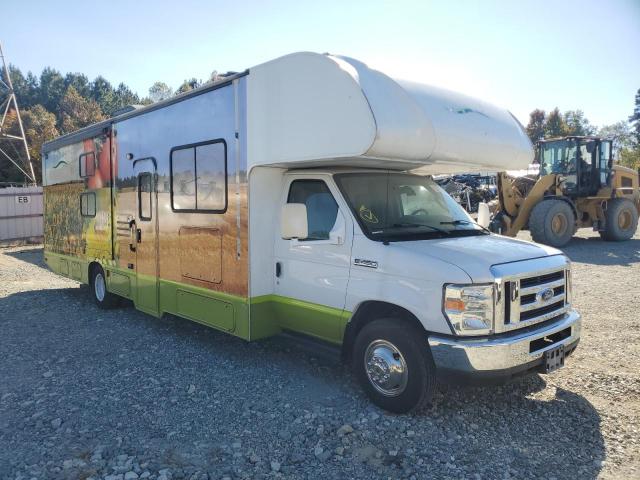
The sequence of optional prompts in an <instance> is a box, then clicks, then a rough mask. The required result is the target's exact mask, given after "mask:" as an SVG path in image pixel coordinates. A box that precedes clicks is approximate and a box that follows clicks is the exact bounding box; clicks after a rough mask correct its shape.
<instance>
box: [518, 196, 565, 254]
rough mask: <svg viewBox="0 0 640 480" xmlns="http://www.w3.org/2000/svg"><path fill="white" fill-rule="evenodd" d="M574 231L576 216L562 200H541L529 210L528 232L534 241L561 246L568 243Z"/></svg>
mask: <svg viewBox="0 0 640 480" xmlns="http://www.w3.org/2000/svg"><path fill="white" fill-rule="evenodd" d="M575 231H576V217H575V215H574V213H573V209H572V208H571V206H570V205H569V204H568V203H567V202H565V201H564V200H560V199H555V198H554V199H549V200H543V201H541V202H540V203H538V204H537V205H536V206H535V207H533V210H531V215H530V216H529V232H530V233H531V237H532V238H533V241H534V242H538V243H544V244H546V245H551V246H552V247H562V246H564V245H566V244H567V243H569V240H571V237H573V234H574V233H575Z"/></svg>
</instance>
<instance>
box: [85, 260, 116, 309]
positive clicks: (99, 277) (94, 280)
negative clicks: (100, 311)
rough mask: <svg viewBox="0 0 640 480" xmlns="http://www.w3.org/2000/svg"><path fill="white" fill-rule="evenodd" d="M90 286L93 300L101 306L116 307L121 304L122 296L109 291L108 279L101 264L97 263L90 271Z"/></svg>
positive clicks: (105, 307) (106, 307)
mask: <svg viewBox="0 0 640 480" xmlns="http://www.w3.org/2000/svg"><path fill="white" fill-rule="evenodd" d="M89 286H90V287H91V293H92V297H93V301H94V302H95V303H96V305H98V306H99V307H100V308H104V309H109V308H115V307H117V306H118V305H119V304H120V297H118V296H117V295H114V294H113V293H110V292H108V291H107V279H106V277H105V274H104V270H103V269H102V267H101V266H100V265H95V266H94V267H93V268H92V269H91V272H90V278H89Z"/></svg>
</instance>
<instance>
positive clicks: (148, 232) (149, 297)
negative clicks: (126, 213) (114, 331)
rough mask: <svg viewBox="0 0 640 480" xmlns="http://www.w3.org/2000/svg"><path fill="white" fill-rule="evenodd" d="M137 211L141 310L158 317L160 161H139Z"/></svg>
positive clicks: (134, 232) (135, 230) (135, 237)
mask: <svg viewBox="0 0 640 480" xmlns="http://www.w3.org/2000/svg"><path fill="white" fill-rule="evenodd" d="M133 173H134V175H135V178H136V207H137V208H136V212H135V215H134V218H135V220H134V225H132V231H131V233H132V236H133V241H134V243H135V257H136V261H135V270H136V278H137V281H136V284H137V288H136V293H135V302H136V306H137V308H139V309H140V310H143V311H145V312H148V313H151V314H153V315H157V314H158V313H159V305H158V209H157V205H158V197H157V188H156V182H157V175H156V161H155V159H153V158H145V159H141V160H136V161H135V162H134V165H133Z"/></svg>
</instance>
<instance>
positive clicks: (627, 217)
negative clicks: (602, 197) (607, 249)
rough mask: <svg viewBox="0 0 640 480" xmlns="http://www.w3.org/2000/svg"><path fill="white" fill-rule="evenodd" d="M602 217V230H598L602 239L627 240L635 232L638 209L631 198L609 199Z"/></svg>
mask: <svg viewBox="0 0 640 480" xmlns="http://www.w3.org/2000/svg"><path fill="white" fill-rule="evenodd" d="M604 217H605V225H604V231H602V232H600V236H601V237H602V238H603V239H604V240H613V241H621V240H629V239H630V238H631V237H633V235H634V234H635V233H636V229H637V228H638V210H637V209H636V207H635V205H634V204H633V202H632V201H631V200H628V199H626V198H614V199H613V200H610V201H609V204H608V205H607V210H606V211H605V212H604Z"/></svg>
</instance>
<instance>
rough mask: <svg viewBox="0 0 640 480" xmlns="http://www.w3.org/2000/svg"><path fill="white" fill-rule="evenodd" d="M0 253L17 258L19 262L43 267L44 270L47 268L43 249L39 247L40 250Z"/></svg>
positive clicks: (29, 249)
mask: <svg viewBox="0 0 640 480" xmlns="http://www.w3.org/2000/svg"><path fill="white" fill-rule="evenodd" d="M0 252H1V253H2V254H3V255H7V256H8V257H13V258H16V259H18V260H21V261H23V262H27V263H31V264H33V265H36V266H38V267H43V268H47V265H46V263H44V256H43V248H42V247H39V248H33V247H31V248H29V247H26V248H23V249H21V250H13V251H11V252H7V251H1V250H0Z"/></svg>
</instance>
